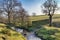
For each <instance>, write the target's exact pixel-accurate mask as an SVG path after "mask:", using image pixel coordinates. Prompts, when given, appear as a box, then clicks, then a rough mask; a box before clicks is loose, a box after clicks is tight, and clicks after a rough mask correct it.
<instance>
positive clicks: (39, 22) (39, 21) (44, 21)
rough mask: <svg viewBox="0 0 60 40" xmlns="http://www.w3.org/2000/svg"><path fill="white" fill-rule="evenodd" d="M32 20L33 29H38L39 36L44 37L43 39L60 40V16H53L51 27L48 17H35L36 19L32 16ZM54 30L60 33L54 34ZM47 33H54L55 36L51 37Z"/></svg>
mask: <svg viewBox="0 0 60 40" xmlns="http://www.w3.org/2000/svg"><path fill="white" fill-rule="evenodd" d="M30 18H31V20H32V29H36V28H37V29H39V30H38V31H36V32H37V36H39V37H40V36H43V38H47V39H46V40H48V39H49V38H50V37H51V39H49V40H60V14H56V15H54V16H53V19H52V26H51V27H50V26H49V16H47V15H41V16H34V17H33V16H32V17H30ZM40 28H45V29H46V30H44V29H42V30H41V29H40ZM54 29H56V30H58V31H59V32H58V31H57V32H55V33H54V31H55V30H54ZM48 30H50V31H48ZM52 30H54V31H52ZM47 32H49V33H54V34H53V35H49V34H48V33H47ZM44 33H45V34H44ZM53 37H54V38H55V39H54V38H53ZM40 38H41V37H40Z"/></svg>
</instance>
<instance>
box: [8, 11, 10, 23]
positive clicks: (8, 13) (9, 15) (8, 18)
mask: <svg viewBox="0 0 60 40" xmlns="http://www.w3.org/2000/svg"><path fill="white" fill-rule="evenodd" d="M8 23H9V24H10V12H8Z"/></svg>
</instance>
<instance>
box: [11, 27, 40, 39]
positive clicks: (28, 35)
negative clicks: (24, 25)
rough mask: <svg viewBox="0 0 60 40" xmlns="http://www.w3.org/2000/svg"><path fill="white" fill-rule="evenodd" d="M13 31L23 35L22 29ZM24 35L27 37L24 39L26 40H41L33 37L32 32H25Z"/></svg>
mask: <svg viewBox="0 0 60 40" xmlns="http://www.w3.org/2000/svg"><path fill="white" fill-rule="evenodd" d="M12 29H14V28H12ZM15 30H16V31H17V32H20V33H23V29H19V28H15ZM26 34H27V35H26V36H25V37H26V38H27V40H41V39H40V38H38V37H36V36H35V33H34V32H27V33H26Z"/></svg>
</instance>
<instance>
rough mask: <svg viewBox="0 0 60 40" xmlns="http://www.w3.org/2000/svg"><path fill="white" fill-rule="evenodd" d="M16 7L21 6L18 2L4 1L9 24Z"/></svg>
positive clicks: (4, 9) (12, 0)
mask: <svg viewBox="0 0 60 40" xmlns="http://www.w3.org/2000/svg"><path fill="white" fill-rule="evenodd" d="M16 6H21V4H20V3H18V2H17V0H3V2H2V7H3V11H4V12H6V13H7V16H8V23H11V17H12V9H13V8H15V7H16Z"/></svg>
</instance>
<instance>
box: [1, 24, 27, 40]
mask: <svg viewBox="0 0 60 40" xmlns="http://www.w3.org/2000/svg"><path fill="white" fill-rule="evenodd" d="M6 26H7V25H6V24H2V23H0V40H26V38H24V36H22V35H21V34H20V33H18V32H16V31H14V30H12V29H9V28H7V27H6Z"/></svg>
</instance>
